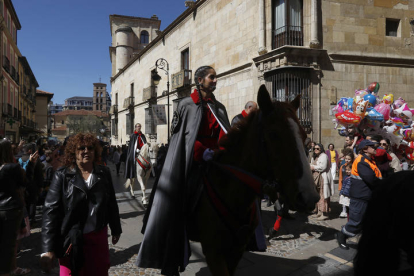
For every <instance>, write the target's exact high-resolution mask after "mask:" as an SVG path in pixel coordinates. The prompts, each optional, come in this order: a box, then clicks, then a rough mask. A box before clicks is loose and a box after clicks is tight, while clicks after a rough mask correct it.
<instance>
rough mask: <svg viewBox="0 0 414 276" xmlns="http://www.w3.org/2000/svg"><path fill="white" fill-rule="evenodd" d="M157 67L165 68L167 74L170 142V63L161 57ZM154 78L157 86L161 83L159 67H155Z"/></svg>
mask: <svg viewBox="0 0 414 276" xmlns="http://www.w3.org/2000/svg"><path fill="white" fill-rule="evenodd" d="M155 67H156V68H158V69H161V70H163V71H164V72H165V74H166V75H167V130H168V137H167V138H168V143H170V65H169V64H168V62H167V61H166V60H165V59H163V58H159V59H158V60H157V61H156V62H155ZM152 80H153V81H154V84H155V85H156V86H157V85H158V84H159V83H160V80H161V76H160V75H158V72H157V69H155V72H154V73H153V74H152Z"/></svg>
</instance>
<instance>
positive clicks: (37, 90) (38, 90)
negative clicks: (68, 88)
mask: <svg viewBox="0 0 414 276" xmlns="http://www.w3.org/2000/svg"><path fill="white" fill-rule="evenodd" d="M36 94H43V95H52V96H53V95H55V94H54V93H50V92H47V91H43V90H40V89H36Z"/></svg>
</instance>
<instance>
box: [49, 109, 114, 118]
mask: <svg viewBox="0 0 414 276" xmlns="http://www.w3.org/2000/svg"><path fill="white" fill-rule="evenodd" d="M69 115H77V116H91V115H95V116H97V117H108V116H109V115H108V114H107V113H105V112H101V111H99V110H94V111H92V110H85V109H81V110H65V111H62V112H58V113H55V114H53V116H55V117H59V116H69Z"/></svg>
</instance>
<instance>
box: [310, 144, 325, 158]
mask: <svg viewBox="0 0 414 276" xmlns="http://www.w3.org/2000/svg"><path fill="white" fill-rule="evenodd" d="M316 146H319V148H320V149H321V150H320V151H319V154H321V153H325V149H324V148H323V145H322V144H321V143H316V144H315V147H316ZM315 147H313V148H314V149H315ZM318 156H319V155H318ZM312 157H313V159H315V158H316V157H317V156H316V154H315V150H314V151H313V155H312Z"/></svg>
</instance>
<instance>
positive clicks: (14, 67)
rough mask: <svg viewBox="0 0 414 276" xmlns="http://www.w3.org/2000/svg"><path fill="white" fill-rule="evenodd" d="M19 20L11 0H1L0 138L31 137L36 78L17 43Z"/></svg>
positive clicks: (33, 126) (33, 125)
mask: <svg viewBox="0 0 414 276" xmlns="http://www.w3.org/2000/svg"><path fill="white" fill-rule="evenodd" d="M20 29H21V24H20V21H19V18H18V16H17V13H16V10H15V9H14V6H13V3H12V1H11V0H0V64H1V69H0V70H1V72H0V138H1V137H7V138H8V139H9V140H11V141H12V142H18V141H19V140H20V138H21V137H23V138H24V139H26V140H34V139H36V138H37V136H38V132H39V131H38V130H37V129H36V123H35V120H36V113H35V112H36V109H35V105H36V88H37V87H39V84H38V83H37V80H36V78H35V76H34V74H33V72H32V70H31V68H30V65H29V62H28V61H27V58H26V57H24V56H22V54H21V52H20V50H19V47H18V45H17V41H18V39H17V35H18V31H19V30H20Z"/></svg>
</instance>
